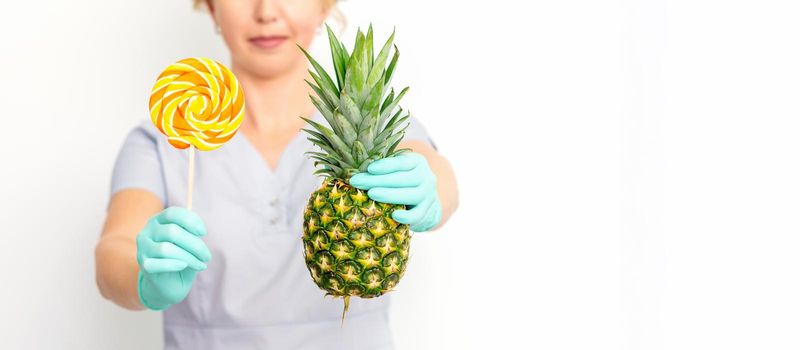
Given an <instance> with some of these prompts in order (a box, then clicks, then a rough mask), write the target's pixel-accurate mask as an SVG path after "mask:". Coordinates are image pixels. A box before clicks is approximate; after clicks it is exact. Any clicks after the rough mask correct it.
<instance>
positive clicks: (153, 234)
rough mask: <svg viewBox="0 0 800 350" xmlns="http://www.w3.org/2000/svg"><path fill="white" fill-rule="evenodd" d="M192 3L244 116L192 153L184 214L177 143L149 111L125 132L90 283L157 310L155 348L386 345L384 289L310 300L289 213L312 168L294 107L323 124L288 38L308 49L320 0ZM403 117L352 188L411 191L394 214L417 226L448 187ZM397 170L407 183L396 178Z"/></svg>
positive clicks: (122, 300)
mask: <svg viewBox="0 0 800 350" xmlns="http://www.w3.org/2000/svg"><path fill="white" fill-rule="evenodd" d="M196 5H198V4H196ZM205 5H207V7H208V9H209V13H210V14H211V15H212V18H213V20H214V22H215V25H216V27H217V32H218V33H220V34H221V35H222V37H223V39H224V40H225V43H226V45H227V47H228V48H229V49H230V54H231V61H230V64H229V67H230V68H231V71H232V72H233V73H234V74H235V75H236V77H237V78H238V79H239V81H240V83H241V85H242V88H243V90H244V93H245V99H246V101H247V103H246V112H245V120H244V122H243V123H242V125H241V128H240V130H239V132H238V133H237V134H236V135H235V136H234V137H233V138H232V139H231V140H230V141H229V142H228V143H227V144H226V145H225V146H223V147H222V148H220V149H218V150H215V151H213V152H208V153H206V152H200V153H198V154H197V155H196V156H197V160H196V173H195V182H196V184H195V190H194V191H195V192H194V208H193V210H192V211H189V210H186V209H184V208H183V207H184V206H185V202H184V201H185V197H186V190H187V189H186V186H187V185H186V178H187V176H186V175H187V174H186V171H187V170H186V169H187V161H188V160H187V155H186V152H181V151H178V150H176V149H174V148H172V147H171V146H170V145H169V144H168V143H167V141H166V138H165V137H163V136H162V135H161V134H159V133H158V131H157V130H156V129H155V128H154V126H153V125H152V124H151V123H150V121H149V120H145V121H143V122H142V123H141V124H140V125H139V126H138V127H136V128H135V129H133V131H131V132H130V133H129V134H128V136H127V138H126V140H125V143H124V145H123V147H122V149H121V151H120V153H119V156H118V158H117V161H116V163H115V167H114V172H113V176H112V188H111V199H110V202H109V206H108V213H107V218H106V223H105V225H104V227H103V233H102V236H101V238H100V241H99V243H98V244H97V248H96V269H97V284H98V287H99V289H100V292H101V293H102V295H103V296H104V297H106V298H108V299H110V300H112V301H113V302H115V303H116V304H118V305H120V306H122V307H124V308H127V309H131V310H141V309H144V308H148V309H152V310H164V336H165V343H166V344H165V345H166V348H176V349H177V348H180V349H205V348H209V349H249V348H259V349H264V348H270V349H376V348H381V349H382V348H391V347H392V337H391V334H390V331H389V326H388V322H387V321H388V315H387V311H388V309H387V307H388V303H389V301H390V296H389V295H385V296H382V297H380V298H373V299H360V298H354V299H352V300H351V304H350V311H349V312H348V315H347V321H346V323H345V325H344V327H341V325H340V321H341V311H342V303H341V302H340V301H336V302H334V301H333V300H332V299H331V298H323V295H324V292H323V291H321V290H320V289H319V288H318V287H317V286H316V285H315V284H314V283H313V281H312V280H311V277H310V275H309V272H308V270H307V268H306V267H305V265H304V262H303V259H302V245H301V240H300V239H299V237H300V235H301V234H302V233H301V230H302V220H303V218H302V216H303V215H302V213H303V209H304V206H305V203H306V201H307V199H308V197H309V195H310V194H311V193H312V192H313V191H314V190H316V188H317V187H318V186H319V185H320V183H321V178H319V177H317V176H315V175H312V173H313V171H314V166H313V164H312V162H311V161H310V160H308V159H307V157H306V156H305V155H304V154H303V153H304V152H306V151H308V150H311V149H312V145H311V143H310V142H309V141H308V140H307V139H306V137H305V135H303V132H302V131H301V130H300V129H301V128H303V127H304V124H305V123H304V122H303V121H302V119H300V118H298V116H301V115H305V116H312V119H314V120H316V121H319V122H321V123H324V122H325V120H324V118H322V117H321V115H320V114H319V112H317V111H316V109H315V108H314V106H313V105H312V104H311V101H310V99H309V98H308V95H309V93H311V90H310V88H309V86H308V85H307V84H306V83H305V82H304V79H309V80H310V76H309V75H308V72H307V69H308V63H307V60H306V58H305V57H304V56H303V55H302V53H301V51H300V50H299V49H298V48H297V47H296V46H295V44H294V43H295V42H296V43H298V44H300V45H301V46H303V47H309V46H310V44H311V41H312V39H313V38H314V36H315V33H318V32H319V30H320V28H321V27H322V26H323V25H324V21H325V19H326V18H327V17H328V15H329V14H330V13H331V11H332V10H333V9H334V7H335V3H334V0H272V1H258V0H236V1H233V0H230V1H228V0H217V1H211V0H209V1H207V2H206V3H205ZM410 122H411V125H410V126H409V127H408V129H407V130H406V137H405V139H404V141H403V143H401V144H400V146H399V147H400V148H406V147H407V148H411V149H412V150H413V152H412V153H411V154H409V155H407V156H403V159H399V158H400V157H392V158H385V159H382V160H379V162H383V163H384V164H383V165H382V167H383V168H384V169H383V172H382V173H381V174H372V173H369V171H368V172H367V173H362V174H359V175H358V176H359V181H358V182H359V183H358V184H356V183H353V185H354V186H357V187H359V188H362V189H369V188H392V190H390V191H385V190H384V191H383V192H384V194H385V195H386V194H387V192H388V193H389V194H388V197H387V198H388V200H390V201H391V200H395V199H396V200H397V201H400V202H402V200H401V198H404V197H408V194H409V193H412V192H413V193H418V194H421V195H422V197H424V198H425V203H426V204H427V205H415V204H421V203H419V202H418V203H404V204H409V206H410V208H409V210H408V211H407V212H405V213H404V216H402V218H401V219H402V220H401V219H397V220H398V221H402V222H404V223H407V224H409V225H411V228H412V230H415V231H417V232H420V231H430V230H433V229H436V228H438V227H441V225H442V224H443V223H444V222H446V221H447V218H448V217H449V216H450V215H451V214H452V213H453V212H454V211H455V209H456V206H457V202H458V192H457V188H456V182H455V177H454V174H453V171H452V169H451V167H450V165H449V163H448V162H447V160H446V159H445V158H444V157H442V156H441V155H439V154H438V153H437V151H436V148H435V146H434V144H433V142H432V141H431V139H430V138H429V136H428V134H427V133H426V131H425V129H424V127H423V126H422V125H421V124H420V123H419V121H417V120H415V119H413V118H411V119H410ZM395 158H398V159H395ZM409 176H410V177H416V179H415V181H411V182H412V183H417V184H419V185H415V186H410V187H409V186H408V184H407V183H406V184H401V183H397V180H396V179H397V178H398V177H405V178H408V177H409ZM354 178H355V177H354ZM424 184H428V186H423V185H424ZM392 195H394V196H395V197H394V198H393V197H392ZM384 199H386V198H384ZM165 208H166V209H165Z"/></svg>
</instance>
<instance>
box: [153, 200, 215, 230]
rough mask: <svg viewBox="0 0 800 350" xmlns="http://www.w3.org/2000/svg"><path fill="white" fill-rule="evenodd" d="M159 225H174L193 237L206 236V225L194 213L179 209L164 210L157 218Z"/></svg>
mask: <svg viewBox="0 0 800 350" xmlns="http://www.w3.org/2000/svg"><path fill="white" fill-rule="evenodd" d="M156 219H157V221H158V223H159V224H162V225H165V224H176V225H178V226H180V227H183V229H184V230H186V231H189V233H191V234H193V235H195V236H204V235H205V234H206V225H205V223H203V220H202V219H200V216H198V215H197V214H196V213H195V212H193V211H191V210H189V209H186V208H181V207H169V208H167V209H164V211H162V212H161V213H160V214H159V215H158V216H157V217H156Z"/></svg>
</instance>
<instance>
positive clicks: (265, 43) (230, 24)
mask: <svg viewBox="0 0 800 350" xmlns="http://www.w3.org/2000/svg"><path fill="white" fill-rule="evenodd" d="M325 3H326V1H325V0H211V1H209V9H210V10H211V15H212V17H213V19H214V21H215V22H216V23H217V25H219V28H220V31H221V32H222V33H221V35H222V37H223V39H224V40H225V44H226V45H227V46H228V49H229V50H230V51H231V61H232V62H231V65H232V66H235V67H236V69H238V70H245V71H247V72H248V73H249V74H250V75H253V76H256V77H260V78H269V77H273V76H276V75H280V74H283V73H285V72H286V71H289V70H291V69H294V68H296V65H297V64H301V63H302V64H304V67H305V63H306V61H305V56H303V53H302V52H301V51H300V49H298V48H297V46H295V43H298V44H300V45H301V46H303V47H304V48H307V47H309V46H310V44H311V41H312V40H313V38H314V36H315V32H316V30H317V28H318V27H319V26H320V25H322V23H323V21H325V19H326V18H327V16H328V12H329V10H330V9H329V8H326V7H327V6H325Z"/></svg>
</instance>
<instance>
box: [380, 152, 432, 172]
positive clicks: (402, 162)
mask: <svg viewBox="0 0 800 350" xmlns="http://www.w3.org/2000/svg"><path fill="white" fill-rule="evenodd" d="M419 157H422V155H419V154H417V153H411V154H400V155H397V156H394V157H389V158H381V159H378V160H376V161H374V162H372V163H370V165H369V166H368V167H367V171H369V173H370V174H376V175H382V174H389V173H393V172H395V171H409V170H411V169H414V168H416V167H417V165H418V164H419V163H420V161H421V160H420V158H419Z"/></svg>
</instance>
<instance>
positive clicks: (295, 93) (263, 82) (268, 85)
mask: <svg viewBox="0 0 800 350" xmlns="http://www.w3.org/2000/svg"><path fill="white" fill-rule="evenodd" d="M231 71H232V72H233V74H234V75H236V78H237V79H238V80H239V83H240V85H241V86H242V90H243V93H244V97H245V101H246V103H245V116H244V120H243V121H242V125H241V128H242V129H245V130H247V129H250V130H251V131H254V132H257V133H262V132H265V131H267V130H281V129H285V128H291V127H292V126H294V125H297V124H298V123H299V122H301V119H300V118H298V116H304V117H306V118H310V116H311V114H312V113H313V111H314V110H315V108H314V105H313V104H312V103H311V100H310V99H309V98H308V94H309V93H312V94H313V90H312V89H311V87H309V86H308V84H306V82H305V81H303V80H304V79H307V80H308V81H312V80H311V75H309V74H308V68H307V67H306V66H303V65H300V64H298V65H296V67H295V68H294V69H291V70H289V71H287V72H285V73H284V74H282V75H278V76H273V77H269V78H265V77H262V76H257V75H254V74H252V73H250V72H248V71H246V70H243V69H241V68H239V67H238V66H236V65H235V64H232V65H231Z"/></svg>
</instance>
